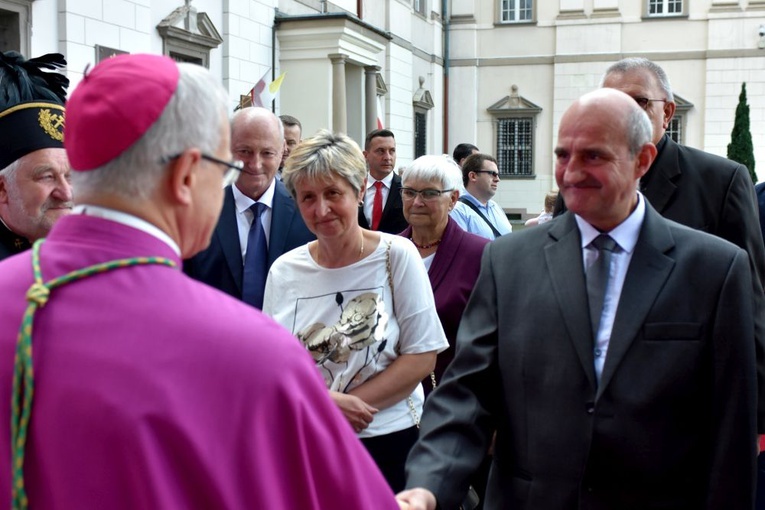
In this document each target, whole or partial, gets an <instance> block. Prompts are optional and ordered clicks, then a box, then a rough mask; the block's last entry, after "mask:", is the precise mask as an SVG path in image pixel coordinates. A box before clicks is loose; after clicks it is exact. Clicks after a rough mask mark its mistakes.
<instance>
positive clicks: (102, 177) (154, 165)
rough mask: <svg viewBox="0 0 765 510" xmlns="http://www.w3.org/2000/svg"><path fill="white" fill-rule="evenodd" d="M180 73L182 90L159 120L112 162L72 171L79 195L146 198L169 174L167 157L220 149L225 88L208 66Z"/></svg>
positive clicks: (190, 66) (186, 68)
mask: <svg viewBox="0 0 765 510" xmlns="http://www.w3.org/2000/svg"><path fill="white" fill-rule="evenodd" d="M178 70H179V72H180V77H179V79H178V87H177V89H176V90H175V93H174V94H173V96H172V97H171V98H170V101H169V102H168V103H167V106H165V109H164V111H163V112H162V115H161V116H160V117H159V119H157V121H156V122H155V123H154V124H153V125H152V126H151V128H149V130H148V131H146V133H144V134H143V136H142V137H141V138H139V139H138V141H137V142H135V143H134V144H133V145H132V146H130V147H129V148H128V149H127V150H125V151H124V152H123V153H122V154H120V155H119V156H117V157H116V158H114V159H113V160H111V161H109V162H108V163H106V164H104V165H102V166H101V167H99V168H97V169H95V170H90V171H87V172H76V171H73V172H72V184H73V187H74V189H75V193H77V194H79V193H82V194H83V195H87V194H97V193H109V194H113V195H117V196H120V197H122V198H126V199H131V200H135V199H139V200H146V199H148V198H149V197H150V196H151V194H152V193H153V192H154V190H155V189H156V187H157V186H158V184H159V181H160V179H161V178H162V176H163V175H164V173H165V168H166V166H167V164H166V162H163V159H165V158H168V157H172V156H176V155H178V154H180V153H182V152H183V151H185V150H187V149H189V148H191V147H197V148H199V149H200V150H201V151H202V152H206V153H214V152H215V151H217V150H218V147H219V145H220V142H221V134H222V131H223V129H222V128H223V123H224V122H227V115H226V105H227V102H228V95H227V93H226V90H225V89H224V88H223V86H222V85H221V84H220V83H219V82H218V80H217V79H215V78H214V77H213V76H212V75H211V74H210V72H209V71H208V70H207V69H205V68H204V67H201V66H198V65H195V64H188V63H181V64H178Z"/></svg>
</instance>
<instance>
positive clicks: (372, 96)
mask: <svg viewBox="0 0 765 510" xmlns="http://www.w3.org/2000/svg"><path fill="white" fill-rule="evenodd" d="M379 70H380V66H366V67H364V78H365V82H364V110H365V111H366V126H365V127H366V130H367V132H366V133H364V135H365V136H366V135H367V134H369V132H370V131H374V130H375V129H377V116H378V115H380V112H378V111H377V72H378V71H379Z"/></svg>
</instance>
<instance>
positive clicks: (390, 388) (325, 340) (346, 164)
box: [263, 131, 447, 492]
mask: <svg viewBox="0 0 765 510" xmlns="http://www.w3.org/2000/svg"><path fill="white" fill-rule="evenodd" d="M282 178H283V180H284V184H285V185H286V186H287V189H288V190H289V191H290V193H292V195H293V197H294V198H295V200H296V203H297V206H298V208H299V209H300V214H301V215H302V217H303V220H304V221H305V224H306V225H307V226H308V228H309V229H310V230H311V232H313V233H314V234H315V235H316V237H317V240H316V241H314V242H311V243H309V244H307V245H305V246H302V247H299V248H296V249H294V250H292V251H290V252H288V253H285V254H284V255H283V256H282V257H280V258H279V259H277V260H276V262H274V264H273V266H272V267H271V270H270V272H269V275H268V281H267V283H266V292H265V300H264V304H263V311H264V312H265V313H266V314H268V315H271V316H272V317H273V318H274V319H276V320H277V321H278V322H279V323H280V324H282V325H283V326H284V327H286V328H287V329H289V330H290V331H291V332H292V333H293V334H294V335H295V336H296V337H297V338H298V340H299V341H300V342H302V343H303V345H305V347H306V349H307V350H308V351H309V352H310V354H311V355H312V356H313V358H314V360H315V361H316V365H317V367H318V368H319V371H320V374H321V375H322V377H323V378H324V381H325V383H326V385H327V388H328V389H329V390H330V394H331V396H332V398H333V400H334V401H335V403H336V404H337V405H338V407H339V408H340V410H341V411H342V412H343V414H344V415H345V417H346V418H347V420H348V422H349V423H350V425H351V426H352V427H353V428H354V430H355V431H356V432H357V433H358V435H359V437H360V438H361V441H362V442H363V443H364V445H365V446H366V447H367V450H368V451H369V452H370V454H371V455H372V457H373V458H374V459H375V462H376V463H377V465H378V467H379V468H380V470H381V471H382V472H383V475H385V477H386V479H387V480H388V483H389V484H390V485H391V488H392V489H393V490H394V491H395V492H398V491H400V490H402V489H403V488H404V484H405V476H404V463H405V460H406V456H407V454H408V453H409V449H410V448H411V446H412V445H413V444H414V442H415V440H416V439H417V428H416V425H417V424H418V423H419V419H420V416H422V402H423V392H422V386H421V385H420V381H421V380H422V379H423V378H424V377H425V376H426V375H427V374H429V373H430V372H431V371H432V370H433V367H434V365H435V360H436V354H437V353H438V352H440V351H442V350H444V349H445V348H446V347H447V342H446V338H445V337H444V332H443V329H442V328H441V323H440V321H439V319H438V316H437V315H436V310H435V306H434V302H433V294H432V291H431V289H430V283H429V281H428V276H427V273H426V272H425V268H424V266H423V265H422V262H421V260H420V256H419V254H418V253H417V250H416V249H415V248H414V246H413V245H412V244H411V243H410V242H409V241H408V240H406V239H404V238H402V237H398V236H393V235H389V234H385V233H381V232H375V231H370V230H365V229H362V228H361V227H360V226H359V223H358V209H359V204H360V203H361V201H362V198H363V193H364V191H363V190H364V189H365V187H366V186H365V181H366V178H367V172H366V162H365V160H364V157H363V154H362V153H361V150H360V149H359V147H358V145H356V143H355V142H354V141H353V140H351V139H350V138H348V137H347V136H345V135H342V134H332V133H330V132H329V131H321V132H319V133H318V134H317V135H316V136H315V137H314V138H311V139H308V140H305V141H303V142H302V143H301V144H300V145H299V146H298V147H297V148H296V149H294V150H293V152H292V154H291V155H290V157H289V159H288V160H287V162H286V166H285V169H284V172H283V174H282ZM391 287H392V289H391ZM391 290H393V293H391Z"/></svg>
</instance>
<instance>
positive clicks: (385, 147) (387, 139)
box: [359, 129, 409, 234]
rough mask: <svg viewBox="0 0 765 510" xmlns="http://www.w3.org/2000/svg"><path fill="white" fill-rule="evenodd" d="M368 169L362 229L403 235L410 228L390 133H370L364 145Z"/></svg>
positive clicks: (361, 210) (360, 218)
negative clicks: (405, 212)
mask: <svg viewBox="0 0 765 510" xmlns="http://www.w3.org/2000/svg"><path fill="white" fill-rule="evenodd" d="M364 157H365V158H366V160H367V166H368V167H369V176H368V177H367V187H366V193H364V202H363V203H362V204H361V205H360V206H359V225H361V227H362V228H366V229H370V230H379V231H381V232H388V233H389V234H398V233H399V232H402V231H403V230H404V229H405V228H406V227H408V226H409V224H408V223H407V222H406V219H405V218H404V205H403V202H402V201H401V177H399V176H398V175H396V172H394V171H393V170H394V169H395V168H396V138H395V137H394V136H393V132H392V131H390V130H388V129H375V130H374V131H370V132H369V134H368V135H367V138H366V140H365V141H364Z"/></svg>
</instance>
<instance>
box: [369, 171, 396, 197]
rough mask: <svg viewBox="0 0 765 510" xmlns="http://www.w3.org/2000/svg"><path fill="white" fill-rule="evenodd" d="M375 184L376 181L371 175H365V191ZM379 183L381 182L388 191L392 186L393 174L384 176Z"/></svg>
mask: <svg viewBox="0 0 765 510" xmlns="http://www.w3.org/2000/svg"><path fill="white" fill-rule="evenodd" d="M375 182H377V179H375V178H374V177H372V174H369V173H368V174H367V189H369V188H371V187H372V186H374V184H375ZM380 182H382V183H383V184H384V185H385V187H386V188H388V189H390V187H391V185H392V184H393V172H390V173H389V174H388V175H386V176H385V178H383V179H380ZM383 196H384V195H383Z"/></svg>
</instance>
